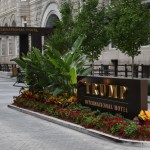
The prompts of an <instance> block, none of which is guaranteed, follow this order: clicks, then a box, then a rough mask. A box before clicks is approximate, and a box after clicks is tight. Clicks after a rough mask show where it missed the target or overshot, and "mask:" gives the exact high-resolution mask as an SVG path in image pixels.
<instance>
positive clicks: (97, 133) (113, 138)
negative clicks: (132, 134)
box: [8, 105, 150, 147]
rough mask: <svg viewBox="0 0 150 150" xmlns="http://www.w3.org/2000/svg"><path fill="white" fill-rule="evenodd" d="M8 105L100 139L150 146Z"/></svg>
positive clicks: (142, 142)
mask: <svg viewBox="0 0 150 150" xmlns="http://www.w3.org/2000/svg"><path fill="white" fill-rule="evenodd" d="M8 107H9V108H12V109H15V110H17V111H20V112H23V113H26V114H29V115H32V116H35V117H37V118H40V119H43V120H46V121H49V122H53V123H55V124H58V125H61V126H64V127H67V128H70V129H73V130H76V131H79V132H82V133H84V134H88V135H91V136H93V137H97V138H100V139H107V140H110V141H113V142H118V143H122V144H124V145H132V146H138V147H149V146H150V142H149V141H138V140H129V139H123V138H119V137H116V136H112V135H109V134H106V133H103V132H100V131H96V130H93V129H87V128H84V127H82V126H80V125H77V124H74V123H70V122H67V121H63V120H61V119H57V118H54V117H50V116H47V115H44V114H40V113H38V112H34V111H31V110H27V109H24V108H20V107H17V106H14V105H8Z"/></svg>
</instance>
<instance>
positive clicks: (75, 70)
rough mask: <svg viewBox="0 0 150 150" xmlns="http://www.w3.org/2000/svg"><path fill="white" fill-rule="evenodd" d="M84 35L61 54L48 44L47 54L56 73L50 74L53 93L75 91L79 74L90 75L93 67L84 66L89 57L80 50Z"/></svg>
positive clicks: (71, 92)
mask: <svg viewBox="0 0 150 150" xmlns="http://www.w3.org/2000/svg"><path fill="white" fill-rule="evenodd" d="M84 38H85V37H84V36H81V37H79V38H78V39H77V40H76V41H75V42H74V44H73V46H72V48H71V50H69V51H68V52H66V53H65V54H64V55H61V54H60V53H59V51H57V50H54V49H53V48H52V47H51V45H50V44H47V45H46V52H45V56H46V57H47V59H48V61H49V62H50V64H51V65H52V66H53V68H54V71H53V72H54V73H53V74H52V73H51V74H49V79H50V80H51V81H52V85H50V86H51V88H54V90H53V95H58V94H60V93H64V92H67V94H68V95H72V94H73V93H74V89H75V87H76V85H77V75H83V76H85V75H88V74H89V73H91V71H92V68H91V67H90V68H85V69H84V68H83V66H84V65H85V64H86V63H87V61H88V59H87V57H86V55H84V54H83V53H82V51H81V50H80V46H81V44H82V41H83V40H84Z"/></svg>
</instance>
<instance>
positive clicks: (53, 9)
mask: <svg viewBox="0 0 150 150" xmlns="http://www.w3.org/2000/svg"><path fill="white" fill-rule="evenodd" d="M55 17H58V19H60V18H61V15H60V12H59V9H58V4H57V3H50V4H49V5H48V6H47V7H46V9H45V11H44V13H43V17H42V21H41V26H42V27H46V25H47V22H48V21H50V19H51V18H55Z"/></svg>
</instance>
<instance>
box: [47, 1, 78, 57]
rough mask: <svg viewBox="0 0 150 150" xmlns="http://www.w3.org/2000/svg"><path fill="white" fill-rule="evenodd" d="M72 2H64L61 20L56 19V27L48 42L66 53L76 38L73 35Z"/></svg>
mask: <svg viewBox="0 0 150 150" xmlns="http://www.w3.org/2000/svg"><path fill="white" fill-rule="evenodd" d="M72 10H73V9H72V4H71V2H70V1H65V2H63V3H62V6H61V9H60V13H61V20H59V21H56V28H55V30H54V33H53V35H52V36H50V37H49V39H48V41H47V42H48V43H49V44H50V45H51V46H52V47H53V48H54V49H56V50H59V51H60V53H62V54H63V53H65V52H66V51H68V50H69V49H71V47H72V45H73V43H74V41H75V40H76V38H77V36H76V38H73V36H72V29H73V28H74V20H73V12H72Z"/></svg>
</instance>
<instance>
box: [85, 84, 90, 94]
mask: <svg viewBox="0 0 150 150" xmlns="http://www.w3.org/2000/svg"><path fill="white" fill-rule="evenodd" d="M85 84H86V94H90V85H91V84H90V83H89V82H85Z"/></svg>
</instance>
